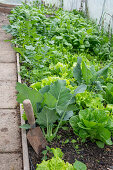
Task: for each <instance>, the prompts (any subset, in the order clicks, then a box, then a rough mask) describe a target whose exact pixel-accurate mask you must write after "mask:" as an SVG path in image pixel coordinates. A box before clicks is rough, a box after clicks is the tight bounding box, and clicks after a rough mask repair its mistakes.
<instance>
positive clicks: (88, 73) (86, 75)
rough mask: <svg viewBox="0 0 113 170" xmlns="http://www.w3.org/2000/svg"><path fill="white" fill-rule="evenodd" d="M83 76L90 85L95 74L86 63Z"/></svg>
mask: <svg viewBox="0 0 113 170" xmlns="http://www.w3.org/2000/svg"><path fill="white" fill-rule="evenodd" d="M82 76H83V79H84V81H85V82H86V84H87V85H88V84H90V82H91V79H92V77H93V74H92V72H91V70H90V69H89V68H88V67H87V66H86V63H85V62H84V61H83V62H82Z"/></svg>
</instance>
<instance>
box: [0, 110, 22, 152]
mask: <svg viewBox="0 0 113 170" xmlns="http://www.w3.org/2000/svg"><path fill="white" fill-rule="evenodd" d="M18 116H19V115H17V113H16V110H15V109H10V110H9V109H0V152H14V151H21V141H20V138H21V136H20V128H19V119H18Z"/></svg>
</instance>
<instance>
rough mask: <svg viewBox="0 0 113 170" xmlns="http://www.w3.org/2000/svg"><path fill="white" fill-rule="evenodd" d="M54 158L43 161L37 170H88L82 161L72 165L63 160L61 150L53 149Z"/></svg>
mask: <svg viewBox="0 0 113 170" xmlns="http://www.w3.org/2000/svg"><path fill="white" fill-rule="evenodd" d="M51 150H52V152H53V154H54V156H53V157H52V158H51V159H50V160H48V161H45V160H43V161H42V163H41V164H37V168H36V170H86V169H87V167H86V165H85V164H84V163H82V162H80V161H77V160H76V161H75V163H74V164H73V165H72V164H70V163H68V162H66V163H65V162H64V160H62V156H63V153H62V151H61V149H60V148H56V149H54V148H51Z"/></svg>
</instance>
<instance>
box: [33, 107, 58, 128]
mask: <svg viewBox="0 0 113 170" xmlns="http://www.w3.org/2000/svg"><path fill="white" fill-rule="evenodd" d="M57 118H58V117H57V115H56V111H55V110H51V109H49V108H47V107H44V108H43V110H42V111H41V112H40V113H38V114H37V120H36V122H37V123H38V124H39V125H42V126H44V127H47V126H48V125H52V124H53V123H55V122H56V120H57Z"/></svg>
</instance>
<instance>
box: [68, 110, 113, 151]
mask: <svg viewBox="0 0 113 170" xmlns="http://www.w3.org/2000/svg"><path fill="white" fill-rule="evenodd" d="M69 122H70V125H71V126H72V128H73V130H74V133H75V134H76V135H78V136H79V137H80V138H81V139H82V141H83V142H85V141H86V139H88V138H89V139H90V140H91V141H92V142H96V144H97V145H98V146H99V147H100V148H103V147H104V144H107V145H112V144H113V143H112V141H111V136H112V132H113V116H110V115H109V113H106V112H105V111H104V110H98V109H97V110H96V109H95V110H94V109H92V108H88V109H84V110H81V111H80V112H79V114H78V115H76V116H73V117H71V119H70V120H69Z"/></svg>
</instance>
